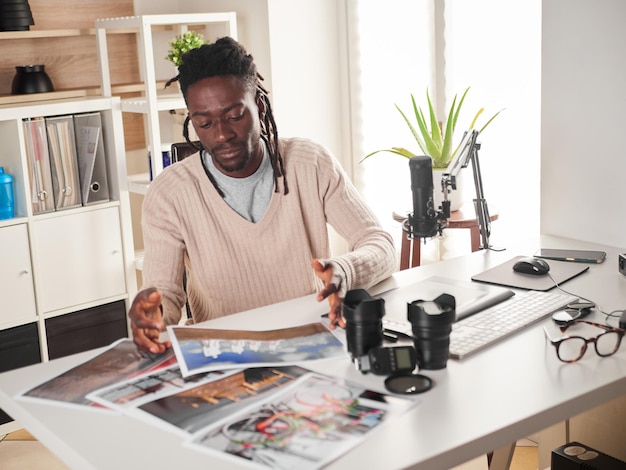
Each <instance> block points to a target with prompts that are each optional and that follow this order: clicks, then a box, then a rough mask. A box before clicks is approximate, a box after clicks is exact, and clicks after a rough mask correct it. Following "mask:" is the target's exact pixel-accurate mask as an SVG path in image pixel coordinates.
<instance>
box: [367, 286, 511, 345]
mask: <svg viewBox="0 0 626 470" xmlns="http://www.w3.org/2000/svg"><path fill="white" fill-rule="evenodd" d="M441 294H449V295H452V296H454V299H455V301H456V321H459V320H462V319H463V318H467V317H469V316H470V315H473V314H474V313H477V312H480V311H481V310H485V309H486V308H489V307H492V306H494V305H497V304H499V303H500V302H502V301H504V300H506V299H509V298H511V297H512V296H514V295H515V292H513V291H512V290H510V289H505V288H503V287H498V286H492V285H488V284H480V283H476V282H465V281H457V280H455V279H447V278H444V277H439V276H432V277H429V278H427V279H424V280H423V281H419V282H417V283H415V284H411V285H408V286H404V287H399V288H397V289H391V290H388V291H386V292H383V293H381V294H379V295H377V296H375V297H378V298H383V299H385V316H384V318H383V327H384V328H386V329H389V330H393V331H396V332H399V333H404V334H411V324H410V323H409V322H408V320H407V304H408V303H409V302H412V301H414V300H434V299H435V298H437V297H438V296H440V295H441Z"/></svg>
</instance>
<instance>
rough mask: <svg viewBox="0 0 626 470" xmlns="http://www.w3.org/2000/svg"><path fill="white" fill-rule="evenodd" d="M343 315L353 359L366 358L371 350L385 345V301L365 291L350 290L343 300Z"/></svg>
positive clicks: (349, 350) (349, 349)
mask: <svg viewBox="0 0 626 470" xmlns="http://www.w3.org/2000/svg"><path fill="white" fill-rule="evenodd" d="M342 315H343V318H344V320H345V321H346V339H347V342H348V352H349V353H350V355H351V356H352V358H358V357H362V356H365V355H366V354H367V353H368V351H369V350H370V349H371V348H375V347H378V346H381V345H382V344H383V316H384V315H385V301H384V300H383V299H375V298H372V297H371V296H370V295H369V294H368V293H367V292H366V291H365V290H363V289H353V290H349V291H348V292H347V293H346V296H345V298H344V299H343V305H342Z"/></svg>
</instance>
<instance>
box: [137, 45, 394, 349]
mask: <svg viewBox="0 0 626 470" xmlns="http://www.w3.org/2000/svg"><path fill="white" fill-rule="evenodd" d="M178 70H179V75H178V76H177V77H176V78H175V79H177V80H178V81H179V83H180V86H181V90H182V92H183V96H184V97H185V102H186V104H187V109H188V112H189V114H188V117H187V120H186V121H185V127H184V136H185V138H186V139H187V140H189V137H188V136H189V132H188V125H189V122H191V123H192V124H193V127H194V129H195V131H196V134H197V135H198V138H199V139H200V142H201V145H202V149H201V151H200V153H199V154H196V155H194V156H192V157H189V158H187V159H185V160H183V161H182V162H180V163H176V164H175V165H173V166H171V167H169V168H167V169H166V170H165V171H164V172H163V173H162V174H161V175H159V177H158V178H156V179H155V180H154V181H153V182H152V184H151V185H150V189H149V191H148V193H147V194H146V197H145V200H144V204H143V218H142V228H143V235H144V245H145V256H144V268H143V281H144V286H143V288H142V290H141V291H140V292H139V293H138V294H137V296H136V298H135V300H134V301H133V304H132V306H131V309H130V312H129V316H130V319H131V327H132V331H133V338H134V341H135V344H136V345H137V346H138V348H139V349H140V350H144V351H150V352H153V353H158V352H162V351H164V350H165V349H166V348H168V347H170V343H169V342H160V340H159V334H160V332H161V331H162V330H163V329H164V326H165V325H167V324H176V323H178V322H179V321H180V317H181V309H182V307H183V306H184V304H185V301H187V300H188V302H189V305H190V307H191V312H192V316H193V321H194V322H200V321H204V320H209V319H211V318H216V317H219V316H223V315H228V314H231V313H236V312H240V311H244V310H249V309H252V308H255V307H260V306H262V305H268V304H271V303H276V302H280V301H283V300H287V299H290V298H295V297H300V296H303V295H307V294H311V293H313V292H315V291H319V293H318V296H317V298H318V300H319V301H321V300H323V299H326V298H327V299H328V301H329V304H330V311H329V319H330V324H331V327H332V328H334V327H335V325H336V324H338V325H340V326H342V327H343V326H345V323H344V322H343V319H342V318H341V314H340V310H341V298H342V297H343V295H344V294H345V292H346V291H347V290H349V289H353V288H357V287H360V288H368V287H370V286H372V285H373V284H375V283H376V282H378V281H380V280H382V279H384V278H386V277H388V276H389V275H390V274H391V273H392V272H393V271H394V270H395V268H396V261H395V250H394V247H393V242H392V239H391V237H390V236H389V234H387V233H386V232H384V231H383V229H382V228H381V226H380V224H379V222H378V221H377V220H376V217H375V216H374V215H373V213H372V212H371V210H369V209H368V208H367V206H366V205H365V203H364V202H363V201H362V199H361V198H360V197H359V195H358V193H357V191H356V190H355V188H354V187H353V185H352V184H351V183H350V181H349V180H348V178H347V176H346V175H345V173H344V172H343V170H342V169H341V167H340V165H339V163H338V162H337V160H336V159H335V158H334V157H333V156H332V155H331V154H330V153H329V152H328V151H327V150H326V149H324V148H323V147H322V146H320V145H318V144H316V143H314V142H311V141H310V140H306V139H298V138H290V139H279V138H278V134H277V131H276V123H275V122H274V117H273V115H272V109H271V107H270V102H269V99H268V97H267V91H266V90H265V89H264V88H263V86H262V85H261V82H260V80H262V77H261V76H260V75H259V74H258V73H257V70H256V65H255V64H254V62H253V59H252V56H251V55H249V54H247V53H246V51H245V50H244V49H243V47H242V46H241V45H240V44H238V43H237V42H236V41H234V40H233V39H231V38H222V39H219V40H218V41H216V42H215V43H213V44H209V45H204V46H202V47H200V48H197V49H194V50H192V51H190V52H189V53H187V54H186V55H185V56H184V58H183V63H182V64H181V66H180V67H179V69H178ZM327 223H328V224H330V225H331V226H333V227H334V228H335V230H336V231H337V232H338V233H339V235H341V236H342V237H344V238H345V239H346V240H347V241H348V244H349V249H350V252H349V253H347V254H344V255H342V256H336V257H332V258H331V257H330V248H329V239H328V230H327ZM311 266H312V267H313V269H311ZM184 274H185V275H186V280H187V284H186V290H185V289H184V288H183V275H184ZM242 326H243V325H242Z"/></svg>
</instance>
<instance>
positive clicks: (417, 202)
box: [409, 155, 439, 238]
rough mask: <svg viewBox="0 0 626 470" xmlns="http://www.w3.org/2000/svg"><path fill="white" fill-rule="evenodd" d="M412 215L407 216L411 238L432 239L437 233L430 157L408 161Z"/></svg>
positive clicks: (412, 158) (421, 156)
mask: <svg viewBox="0 0 626 470" xmlns="http://www.w3.org/2000/svg"><path fill="white" fill-rule="evenodd" d="M409 169H410V171H411V192H412V193H413V214H409V225H410V228H411V235H412V237H413V238H430V237H434V236H435V234H436V233H437V232H438V231H439V226H438V223H437V222H438V220H437V211H436V210H435V201H434V196H433V192H434V186H433V163H432V160H431V158H430V157H426V156H424V155H418V156H415V157H411V158H410V159H409Z"/></svg>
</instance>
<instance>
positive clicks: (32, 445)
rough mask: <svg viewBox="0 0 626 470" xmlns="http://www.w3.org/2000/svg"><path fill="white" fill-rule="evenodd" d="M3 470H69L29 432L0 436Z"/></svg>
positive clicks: (532, 451)
mask: <svg viewBox="0 0 626 470" xmlns="http://www.w3.org/2000/svg"><path fill="white" fill-rule="evenodd" d="M0 438H1V441H0V462H2V464H1V465H0V467H2V470H42V469H45V470H68V469H69V467H67V466H66V465H64V464H63V462H61V461H60V460H59V459H58V458H57V457H56V456H55V455H54V454H52V452H50V451H49V450H48V449H46V448H45V447H44V446H43V445H42V444H41V443H39V442H38V441H37V440H36V439H35V438H34V437H33V436H31V435H30V434H29V433H28V432H27V431H25V430H20V431H15V432H12V433H10V434H7V435H5V436H0ZM517 444H518V445H517V447H516V448H515V453H514V455H513V462H512V463H511V467H510V470H537V444H536V443H534V442H532V441H530V440H528V439H523V440H521V441H519V442H518V443H517Z"/></svg>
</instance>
